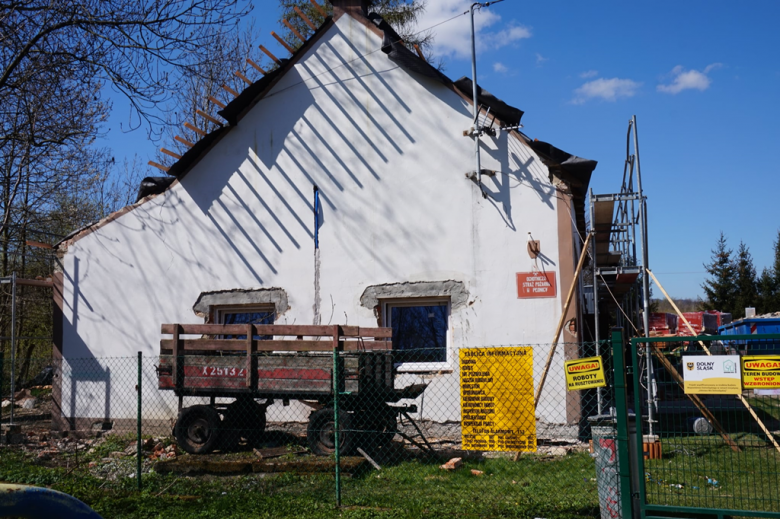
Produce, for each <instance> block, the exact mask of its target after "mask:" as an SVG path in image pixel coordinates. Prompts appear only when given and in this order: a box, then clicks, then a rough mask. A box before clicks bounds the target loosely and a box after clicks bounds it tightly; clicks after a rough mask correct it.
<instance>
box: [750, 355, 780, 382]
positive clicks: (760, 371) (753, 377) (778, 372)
mask: <svg viewBox="0 0 780 519" xmlns="http://www.w3.org/2000/svg"><path fill="white" fill-rule="evenodd" d="M742 386H743V387H744V388H745V389H778V388H780V355H746V356H745V357H742Z"/></svg>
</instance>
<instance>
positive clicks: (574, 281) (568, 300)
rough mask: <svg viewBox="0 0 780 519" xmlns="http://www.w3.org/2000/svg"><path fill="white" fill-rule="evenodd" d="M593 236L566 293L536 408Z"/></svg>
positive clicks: (583, 252) (585, 246)
mask: <svg viewBox="0 0 780 519" xmlns="http://www.w3.org/2000/svg"><path fill="white" fill-rule="evenodd" d="M592 237H593V233H590V234H588V237H587V238H586V239H585V243H584V244H583V245H582V252H581V253H580V260H579V261H578V262H577V269H576V270H575V271H574V277H572V278H571V286H570V287H569V293H568V294H567V295H566V303H565V304H564V305H563V312H561V318H560V319H559V320H558V326H557V327H556V328H555V335H554V336H553V342H552V345H551V346H550V353H549V354H548V355H547V362H546V363H545V364H544V370H543V371H542V376H541V377H540V378H539V385H538V387H537V388H536V396H535V397H534V409H536V408H537V406H538V405H539V399H540V398H541V396H542V389H544V381H545V380H547V373H549V371H550V364H551V363H552V359H553V355H555V349H556V348H557V347H558V338H559V337H560V336H561V331H562V330H563V323H564V320H565V319H566V314H567V313H569V305H570V304H571V299H572V297H573V296H574V289H575V288H577V284H578V283H579V279H578V278H579V276H580V271H581V270H582V265H583V264H584V263H585V258H586V257H587V255H588V245H590V239H591V238H592Z"/></svg>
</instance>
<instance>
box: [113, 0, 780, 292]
mask: <svg viewBox="0 0 780 519" xmlns="http://www.w3.org/2000/svg"><path fill="white" fill-rule="evenodd" d="M277 5H278V4H277V2H275V1H273V0H258V1H256V2H255V9H254V13H255V14H256V27H257V28H258V29H259V30H260V33H261V35H262V36H261V39H260V40H259V41H258V42H257V43H258V44H261V43H262V44H264V45H266V46H267V47H268V48H269V49H271V50H272V52H278V54H279V55H285V54H284V52H283V50H282V49H280V46H279V44H278V43H276V42H275V40H273V38H272V37H271V36H270V31H272V30H275V31H277V32H278V31H279V27H278V23H277V21H276V20H277V19H278V8H277ZM469 5H470V3H469V2H468V1H466V2H463V1H460V0H429V1H428V8H427V12H426V14H425V15H424V17H423V19H422V20H421V21H420V24H419V27H420V28H421V29H423V28H427V27H431V26H433V25H435V24H438V23H440V22H442V21H444V20H446V19H449V18H451V17H452V16H455V15H457V14H458V13H462V12H464V11H466V10H468V6H469ZM778 19H780V2H770V1H765V2H758V1H756V2H750V3H745V4H737V3H735V2H725V1H708V2H704V1H690V0H686V1H682V2H681V1H679V0H678V1H675V2H666V1H656V2H644V3H638V2H611V1H610V2H607V1H599V2H556V1H546V2H522V1H520V0H504V1H503V2H501V3H498V4H495V5H492V6H490V7H489V8H486V9H483V10H482V12H481V13H479V14H478V15H477V18H476V20H477V26H478V35H479V36H478V38H479V40H478V41H479V49H478V81H479V83H480V85H482V86H483V87H484V88H486V89H488V90H489V91H491V92H492V93H494V94H495V95H497V96H498V97H500V98H502V99H503V100H505V101H506V102H508V103H509V104H512V105H514V106H517V107H518V108H520V109H522V110H524V111H525V112H526V113H525V116H524V117H523V124H524V125H525V127H524V129H523V131H524V132H525V133H526V134H527V135H528V136H529V137H531V138H538V139H540V140H544V141H548V142H550V143H552V144H554V145H556V146H557V147H559V148H561V149H563V150H565V151H568V152H569V153H572V154H575V155H579V156H582V157H586V158H589V159H594V160H598V161H599V166H598V167H597V168H596V171H595V173H594V177H593V180H592V182H591V185H592V187H593V189H594V191H595V192H597V193H612V192H616V191H617V190H619V187H620V180H621V175H622V170H623V161H624V159H625V138H626V129H627V124H628V120H629V119H630V118H631V116H632V115H636V116H637V119H638V127H639V136H640V154H641V165H642V173H643V180H644V188H645V194H646V195H647V197H648V215H649V236H650V249H649V251H650V267H651V268H652V269H653V271H654V272H655V273H656V275H657V276H658V277H659V279H660V281H661V283H663V284H664V286H665V288H666V289H667V290H668V291H669V292H670V293H671V294H672V295H673V296H675V297H695V296H697V295H702V290H701V288H700V284H701V283H702V281H703V280H704V278H705V272H704V268H703V267H702V264H703V263H704V262H707V261H709V258H710V249H711V248H713V247H714V245H715V242H716V241H717V239H718V236H719V233H720V231H723V232H724V233H725V234H726V236H727V238H728V240H729V245H730V246H731V247H732V248H734V249H736V247H737V246H738V244H739V242H740V240H742V241H744V242H745V243H746V244H747V245H748V247H749V248H750V251H751V253H752V254H753V257H754V262H755V265H756V268H757V269H758V270H759V272H760V271H761V269H763V268H764V267H765V266H767V265H769V264H770V262H771V261H772V243H773V241H774V240H775V239H776V238H777V233H778V230H780V202H778V194H780V175H778V173H777V163H776V162H775V156H776V153H775V151H776V149H777V148H778V147H780V103H778V96H779V95H780V32H779V31H777V28H776V25H777V20H778ZM433 30H434V32H435V36H436V46H435V51H436V54H437V55H438V56H441V57H443V58H444V59H445V67H446V68H445V73H446V74H447V75H448V76H450V77H451V78H453V79H456V78H458V77H460V76H463V75H466V76H470V75H471V63H470V43H469V37H470V33H469V19H468V16H462V17H459V18H457V19H455V20H453V21H450V22H447V23H444V24H442V25H439V26H438V27H436V28H435V29H433ZM127 119H128V111H127V108H126V107H125V106H124V104H123V103H122V102H121V101H120V100H116V101H115V111H114V113H113V114H112V117H111V120H110V121H109V123H108V127H107V129H108V130H109V137H108V138H107V139H106V141H105V142H104V144H105V145H107V146H110V147H112V148H113V149H114V153H115V155H116V157H117V158H118V159H119V160H120V161H121V159H122V158H123V157H125V156H132V155H133V153H138V155H139V157H140V158H141V159H142V160H143V162H146V160H149V159H150V158H152V157H153V155H154V153H155V147H154V146H153V144H152V143H150V142H149V141H148V140H147V139H146V134H145V132H143V131H136V132H132V133H129V134H128V133H122V132H121V131H120V129H119V123H120V122H124V125H125V126H126V125H127V123H128V121H127ZM149 169H150V171H149V174H150V175H155V174H158V173H159V172H157V171H156V170H153V168H149ZM657 295H660V294H657Z"/></svg>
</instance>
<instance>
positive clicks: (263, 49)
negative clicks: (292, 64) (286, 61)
mask: <svg viewBox="0 0 780 519" xmlns="http://www.w3.org/2000/svg"><path fill="white" fill-rule="evenodd" d="M260 50H261V51H263V52H265V53H266V54H267V55H268V57H269V58H271V59H272V60H274V61H275V62H276V63H277V64H279V65H281V64H282V62H281V61H280V60H279V58H277V57H276V56H274V55H273V54H271V51H270V50H268V49H266V48H265V47H263V46H262V45H260Z"/></svg>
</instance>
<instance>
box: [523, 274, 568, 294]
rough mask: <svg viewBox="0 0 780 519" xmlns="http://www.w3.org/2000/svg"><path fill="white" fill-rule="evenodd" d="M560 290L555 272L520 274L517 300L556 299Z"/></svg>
mask: <svg viewBox="0 0 780 519" xmlns="http://www.w3.org/2000/svg"><path fill="white" fill-rule="evenodd" d="M557 294H558V289H557V286H556V284H555V272H518V273H517V298H518V299H528V298H530V297H555V296H556V295H557Z"/></svg>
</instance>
